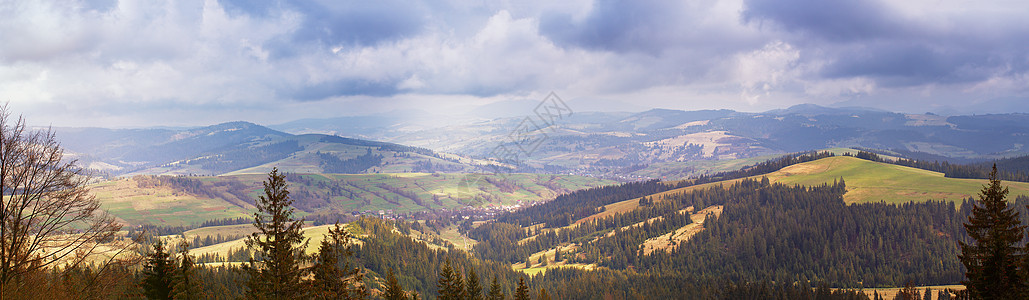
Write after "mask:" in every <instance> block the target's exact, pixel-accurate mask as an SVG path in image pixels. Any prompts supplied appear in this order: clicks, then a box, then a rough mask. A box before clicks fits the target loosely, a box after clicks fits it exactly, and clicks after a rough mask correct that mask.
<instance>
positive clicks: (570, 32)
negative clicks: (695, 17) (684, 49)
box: [540, 0, 690, 52]
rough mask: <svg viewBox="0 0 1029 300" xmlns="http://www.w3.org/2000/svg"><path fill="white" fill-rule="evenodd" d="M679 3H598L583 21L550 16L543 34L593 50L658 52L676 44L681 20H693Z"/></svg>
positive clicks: (546, 17) (543, 25) (544, 21)
mask: <svg viewBox="0 0 1029 300" xmlns="http://www.w3.org/2000/svg"><path fill="white" fill-rule="evenodd" d="M682 8H683V7H682V6H681V2H679V1H612V0H599V1H596V2H594V3H593V10H592V11H591V12H590V14H589V15H588V16H587V17H586V18H585V19H583V20H581V21H576V20H573V18H572V16H571V15H569V14H547V15H544V16H543V17H541V19H540V32H541V33H542V34H543V35H545V36H547V37H549V38H551V39H552V40H554V41H555V42H558V43H560V44H564V45H572V46H577V47H582V48H587V49H594V50H610V51H630V50H632V51H641V52H656V51H660V50H661V49H662V48H664V47H666V46H668V45H669V44H671V43H675V42H676V38H675V33H676V32H677V31H678V30H679V29H680V28H679V22H680V20H679V19H681V18H690V16H689V12H687V11H684V10H683V9H682Z"/></svg>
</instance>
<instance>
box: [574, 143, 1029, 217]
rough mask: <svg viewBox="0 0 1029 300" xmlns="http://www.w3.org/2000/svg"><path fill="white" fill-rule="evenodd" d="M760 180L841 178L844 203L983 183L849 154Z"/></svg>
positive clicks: (946, 196) (958, 191) (974, 190)
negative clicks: (845, 187)
mask: <svg viewBox="0 0 1029 300" xmlns="http://www.w3.org/2000/svg"><path fill="white" fill-rule="evenodd" d="M761 177H768V179H769V180H770V181H772V182H778V183H783V184H791V185H792V184H800V185H806V186H811V185H819V184H823V183H832V181H833V180H839V179H840V178H843V180H844V181H846V183H847V193H846V194H845V195H844V196H843V199H844V201H846V202H847V203H865V202H879V201H886V202H887V203H903V202H910V201H925V200H947V201H961V200H962V199H965V198H968V197H974V196H975V195H977V194H978V193H979V190H980V189H982V186H983V185H984V184H986V180H984V179H957V178H947V177H944V176H943V173H939V172H933V171H926V170H922V169H916V168H910V167H904V166H898V165H892V164H886V163H878V162H873V161H868V160H863V159H859V158H854V157H849V156H836V157H829V158H823V159H820V160H816V161H811V162H806V163H801V164H796V165H792V166H789V167H786V168H783V169H782V170H779V171H776V172H772V173H769V174H766V175H761V176H754V177H750V179H755V180H760V179H761ZM740 180H742V179H734V180H726V181H720V182H713V183H707V184H701V185H695V186H690V187H685V188H680V189H675V190H671V191H666V192H661V193H658V194H655V195H650V197H653V198H654V199H656V200H658V201H660V200H661V196H662V195H666V194H672V193H683V192H689V191H693V190H697V189H705V188H709V187H712V186H715V185H730V184H733V183H735V182H738V181H740ZM1002 183H1003V185H1005V186H1007V187H1008V188H1009V190H1010V191H1011V192H1010V194H1009V195H1008V197H1009V198H1013V197H1016V196H1018V195H1026V196H1029V183H1025V182H1012V181H1003V182H1002ZM637 207H639V198H633V199H628V200H625V201H621V202H615V203H612V204H608V205H606V206H605V209H604V211H603V212H600V213H597V214H594V215H591V216H588V217H586V218H583V219H580V220H579V221H578V222H585V221H589V220H593V219H597V218H603V217H607V216H613V215H615V214H618V213H622V212H627V211H632V210H634V209H636V208H637Z"/></svg>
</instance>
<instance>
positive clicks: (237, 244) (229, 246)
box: [187, 224, 360, 257]
mask: <svg viewBox="0 0 1029 300" xmlns="http://www.w3.org/2000/svg"><path fill="white" fill-rule="evenodd" d="M231 226H237V225H231ZM247 226H251V227H252V226H253V225H249V224H247ZM332 226H334V225H333V224H330V225H320V226H312V227H305V228H304V229H301V233H303V234H304V237H305V238H307V239H308V244H307V249H306V251H305V252H306V253H307V254H316V253H318V245H320V244H321V242H322V240H324V239H325V238H324V235H326V234H329V228H331V227H332ZM348 226H349V225H348ZM219 227H220V228H219ZM211 228H212V230H211V231H209V232H214V230H216V229H223V230H233V228H231V227H230V226H215V227H211ZM202 229H203V228H202ZM187 233H188V232H187ZM222 235H225V234H224V233H222ZM244 240H245V239H238V240H232V241H228V242H224V243H219V244H214V245H210V246H206V247H200V248H196V249H193V250H190V254H192V255H195V256H201V255H204V254H217V255H221V256H222V257H225V256H226V255H228V254H229V251H231V250H238V249H242V248H244V247H246V243H245V242H244ZM352 241H354V242H355V243H357V244H360V241H359V240H357V239H352Z"/></svg>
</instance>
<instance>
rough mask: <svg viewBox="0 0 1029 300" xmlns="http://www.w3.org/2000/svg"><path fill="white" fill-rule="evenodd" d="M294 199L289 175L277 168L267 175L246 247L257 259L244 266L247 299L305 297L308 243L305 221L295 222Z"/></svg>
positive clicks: (252, 259) (254, 258)
mask: <svg viewBox="0 0 1029 300" xmlns="http://www.w3.org/2000/svg"><path fill="white" fill-rule="evenodd" d="M292 205H293V200H292V199H290V198H289V191H288V190H287V189H286V176H285V175H283V174H280V173H279V170H278V168H274V169H272V171H271V173H268V180H267V181H265V182H264V195H263V196H260V197H258V200H257V203H256V206H257V210H258V212H257V213H254V227H257V230H258V232H255V233H254V234H252V235H251V236H249V237H247V239H246V245H247V247H248V248H250V249H252V250H253V251H254V257H253V258H251V259H250V261H249V263H248V264H246V265H244V266H243V267H244V271H245V272H246V273H247V275H248V278H247V279H248V281H247V297H248V298H255V299H296V298H303V297H304V296H305V295H304V292H305V289H303V288H302V283H301V278H302V277H303V275H304V272H303V270H302V269H301V268H300V264H301V263H303V262H304V261H305V260H306V258H307V256H306V255H305V253H304V249H305V248H307V242H306V240H305V239H304V236H303V234H301V233H300V229H301V228H302V227H303V224H304V221H303V219H301V220H295V219H293V207H292Z"/></svg>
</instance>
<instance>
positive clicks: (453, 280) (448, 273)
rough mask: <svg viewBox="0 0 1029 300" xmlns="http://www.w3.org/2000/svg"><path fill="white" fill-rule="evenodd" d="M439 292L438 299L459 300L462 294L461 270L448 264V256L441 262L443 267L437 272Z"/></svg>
mask: <svg viewBox="0 0 1029 300" xmlns="http://www.w3.org/2000/svg"><path fill="white" fill-rule="evenodd" d="M436 287H437V288H438V290H437V291H438V292H439V298H437V299H439V300H461V299H462V297H463V296H464V280H462V279H461V272H458V271H456V270H454V267H453V266H451V264H450V258H447V260H446V261H444V262H443V269H442V270H440V272H439V278H438V279H437V281H436Z"/></svg>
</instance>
